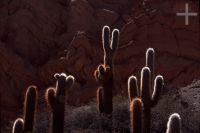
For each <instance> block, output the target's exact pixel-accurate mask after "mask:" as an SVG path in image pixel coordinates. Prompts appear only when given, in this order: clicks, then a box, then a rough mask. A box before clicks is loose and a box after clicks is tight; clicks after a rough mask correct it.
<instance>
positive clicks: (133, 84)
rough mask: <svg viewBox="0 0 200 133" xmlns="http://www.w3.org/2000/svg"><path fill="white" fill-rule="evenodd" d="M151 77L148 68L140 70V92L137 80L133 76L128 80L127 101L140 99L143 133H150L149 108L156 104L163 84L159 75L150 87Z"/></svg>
mask: <svg viewBox="0 0 200 133" xmlns="http://www.w3.org/2000/svg"><path fill="white" fill-rule="evenodd" d="M148 51H152V50H148ZM148 51H147V53H150V52H148ZM147 55H152V53H151V54H147ZM148 58H150V56H148ZM153 58H154V57H153ZM149 60H151V61H153V60H154V59H152V58H151V59H149ZM149 62H150V61H149ZM151 63H152V62H151ZM149 64H150V63H149ZM152 64H154V63H152ZM150 66H152V65H150ZM153 71H154V70H153ZM151 75H152V74H151V71H150V69H149V68H148V67H144V68H143V69H142V71H141V81H140V91H139V89H138V86H137V78H136V77H135V76H131V77H129V79H128V95H129V100H132V99H134V98H135V97H140V98H141V100H142V102H143V105H144V127H145V130H144V132H145V133H150V121H151V108H152V107H154V106H155V105H156V104H157V102H158V100H159V97H160V93H161V89H162V87H163V84H164V79H163V77H162V76H161V75H158V76H156V78H155V80H154V84H153V85H152V84H151V82H152V80H153V79H152V78H151ZM152 87H153V88H152ZM151 90H153V94H152V95H150V94H151V93H150V92H151Z"/></svg>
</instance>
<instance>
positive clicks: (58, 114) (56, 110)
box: [46, 73, 74, 133]
mask: <svg viewBox="0 0 200 133" xmlns="http://www.w3.org/2000/svg"><path fill="white" fill-rule="evenodd" d="M54 77H55V78H56V80H57V82H56V88H49V89H47V91H46V98H47V102H48V104H49V106H50V107H51V110H52V123H51V127H52V129H51V132H52V133H63V131H64V116H65V94H66V90H67V89H70V88H71V87H72V86H73V83H74V77H73V76H71V75H69V76H67V75H66V74H64V73H62V74H55V75H54Z"/></svg>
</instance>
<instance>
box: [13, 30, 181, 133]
mask: <svg viewBox="0 0 200 133" xmlns="http://www.w3.org/2000/svg"><path fill="white" fill-rule="evenodd" d="M102 42H103V50H104V63H103V64H101V65H99V66H98V68H97V69H96V70H95V73H94V76H95V78H96V80H97V81H99V82H100V83H101V86H100V87H99V88H98V90H97V106H98V110H99V112H100V114H104V115H106V116H109V118H111V116H112V115H111V114H112V110H113V107H112V90H113V88H114V83H113V60H114V56H115V53H116V49H117V47H118V43H119V30H117V29H114V30H113V31H112V36H111V38H110V28H109V27H108V26H104V27H103V30H102ZM154 64H155V52H154V50H153V49H152V48H149V49H148V50H147V51H146V66H145V67H143V68H142V70H141V79H140V87H138V82H137V78H136V77H135V76H130V77H129V79H128V98H129V102H130V107H129V109H130V132H131V133H150V127H151V109H152V107H154V106H155V105H156V104H157V103H158V100H159V97H160V94H161V90H162V88H163V84H164V79H163V77H162V76H161V75H158V76H156V77H155V68H154V67H155V65H154ZM54 77H55V78H56V80H57V81H56V87H55V88H48V89H47V90H46V93H45V97H46V100H47V102H48V105H49V106H50V108H51V115H52V119H51V120H52V121H51V128H50V132H52V133H63V132H64V119H65V101H66V91H67V90H69V89H70V88H72V86H73V84H74V77H73V76H71V75H69V76H67V75H66V74H64V73H61V74H55V75H54ZM154 78H155V79H154ZM36 99H37V90H36V87H35V86H30V87H29V88H28V90H27V92H26V97H25V102H24V117H23V119H22V118H18V119H17V120H16V121H15V122H14V125H13V133H28V132H32V131H33V124H34V113H35V107H36ZM180 131H181V119H180V116H179V115H178V114H173V115H171V116H170V118H169V121H168V124H167V131H166V133H180Z"/></svg>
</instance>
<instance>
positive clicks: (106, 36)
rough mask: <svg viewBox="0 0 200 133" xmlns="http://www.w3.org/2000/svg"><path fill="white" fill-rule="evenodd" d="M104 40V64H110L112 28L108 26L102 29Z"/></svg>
mask: <svg viewBox="0 0 200 133" xmlns="http://www.w3.org/2000/svg"><path fill="white" fill-rule="evenodd" d="M102 42H103V50H104V65H108V64H109V63H110V61H109V58H108V57H109V55H108V54H109V53H110V28H109V27H108V26H104V27H103V30H102Z"/></svg>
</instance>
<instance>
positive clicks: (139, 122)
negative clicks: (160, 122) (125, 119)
mask: <svg viewBox="0 0 200 133" xmlns="http://www.w3.org/2000/svg"><path fill="white" fill-rule="evenodd" d="M130 121H131V125H130V131H131V133H143V129H144V128H143V126H144V119H143V103H142V101H141V99H139V98H134V99H133V100H132V101H131V104H130Z"/></svg>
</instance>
